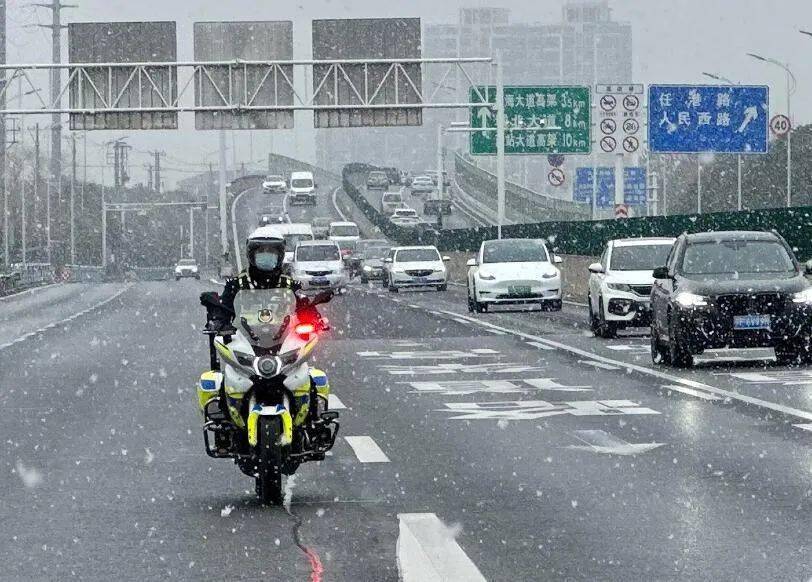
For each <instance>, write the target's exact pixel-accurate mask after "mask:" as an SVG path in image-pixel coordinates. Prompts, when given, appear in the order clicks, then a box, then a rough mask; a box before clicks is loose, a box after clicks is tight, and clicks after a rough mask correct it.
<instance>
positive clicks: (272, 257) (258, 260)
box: [254, 251, 279, 271]
mask: <svg viewBox="0 0 812 582" xmlns="http://www.w3.org/2000/svg"><path fill="white" fill-rule="evenodd" d="M254 265H256V267H257V269H259V270H260V271H273V270H274V269H276V267H277V266H279V255H278V254H276V253H274V252H269V251H258V252H257V253H255V254H254Z"/></svg>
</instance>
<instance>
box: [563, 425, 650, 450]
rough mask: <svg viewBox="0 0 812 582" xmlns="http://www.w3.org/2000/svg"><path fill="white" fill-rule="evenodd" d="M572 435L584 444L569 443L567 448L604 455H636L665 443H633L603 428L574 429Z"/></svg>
mask: <svg viewBox="0 0 812 582" xmlns="http://www.w3.org/2000/svg"><path fill="white" fill-rule="evenodd" d="M572 436H574V437H575V438H577V439H578V440H579V441H581V442H582V443H586V444H584V445H570V446H568V447H567V448H568V449H574V450H581V451H592V452H594V453H600V454H604V455H624V456H626V455H638V454H640V453H647V452H648V451H653V450H654V449H657V448H659V447H661V446H663V445H664V444H665V443H638V444H633V443H630V442H627V441H624V440H623V439H622V438H619V437H616V436H614V435H611V434H609V433H608V432H606V431H605V430H576V431H573V433H572Z"/></svg>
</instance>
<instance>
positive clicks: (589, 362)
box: [578, 360, 620, 370]
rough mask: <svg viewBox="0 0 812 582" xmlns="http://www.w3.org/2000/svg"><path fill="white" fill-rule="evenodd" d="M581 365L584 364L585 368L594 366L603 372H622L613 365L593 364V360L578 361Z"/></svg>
mask: <svg viewBox="0 0 812 582" xmlns="http://www.w3.org/2000/svg"><path fill="white" fill-rule="evenodd" d="M578 363H579V364H583V365H584V366H593V367H595V368H600V369H602V370H620V368H618V367H617V366H613V365H612V364H604V363H603V362H593V361H591V360H578Z"/></svg>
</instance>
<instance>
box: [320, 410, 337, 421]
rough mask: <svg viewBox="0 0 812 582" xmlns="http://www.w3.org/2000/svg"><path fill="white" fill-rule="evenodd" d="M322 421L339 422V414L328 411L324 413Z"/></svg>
mask: <svg viewBox="0 0 812 582" xmlns="http://www.w3.org/2000/svg"><path fill="white" fill-rule="evenodd" d="M321 419H322V420H323V421H324V422H333V421H334V420H338V412H336V411H335V410H328V411H327V412H322V413H321Z"/></svg>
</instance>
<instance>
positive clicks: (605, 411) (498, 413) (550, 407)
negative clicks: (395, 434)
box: [436, 400, 660, 420]
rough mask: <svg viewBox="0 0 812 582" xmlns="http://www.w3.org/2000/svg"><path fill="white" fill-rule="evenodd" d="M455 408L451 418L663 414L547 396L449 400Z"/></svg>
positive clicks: (633, 405) (621, 403)
mask: <svg viewBox="0 0 812 582" xmlns="http://www.w3.org/2000/svg"><path fill="white" fill-rule="evenodd" d="M445 406H446V408H447V410H443V409H440V410H437V411H436V412H449V411H451V412H453V413H455V414H458V416H451V417H450V419H451V420H538V419H539V418H546V417H548V416H560V415H562V414H569V415H572V416H614V415H620V414H660V413H659V412H657V411H656V410H652V409H650V408H646V407H644V406H640V405H639V404H638V403H637V402H632V401H630V400H575V401H571V402H546V401H544V400H518V401H514V402H483V403H478V402H446V403H445Z"/></svg>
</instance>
